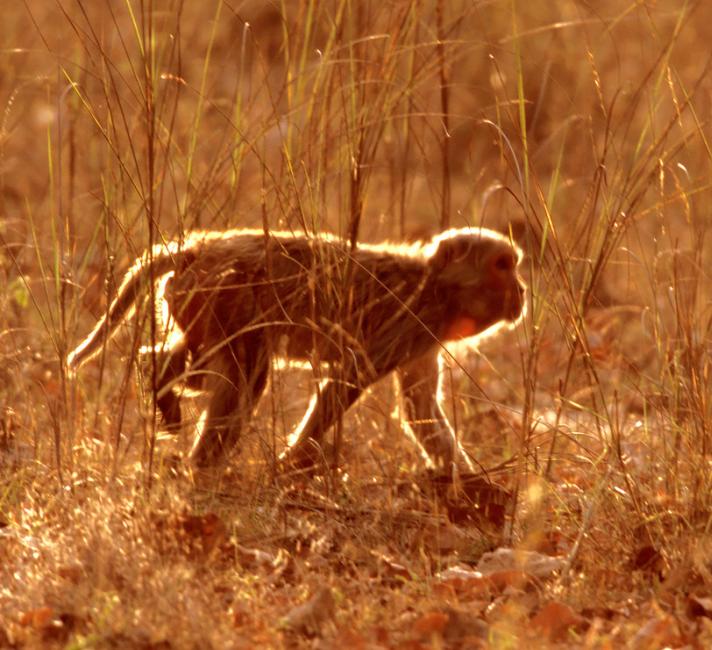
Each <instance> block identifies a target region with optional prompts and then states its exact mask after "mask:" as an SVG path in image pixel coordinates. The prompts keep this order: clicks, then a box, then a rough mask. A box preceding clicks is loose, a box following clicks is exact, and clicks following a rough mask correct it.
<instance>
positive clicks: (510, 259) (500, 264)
mask: <svg viewBox="0 0 712 650" xmlns="http://www.w3.org/2000/svg"><path fill="white" fill-rule="evenodd" d="M492 265H493V266H494V268H495V269H497V270H498V271H504V272H507V271H513V270H514V268H515V267H516V265H517V262H516V260H515V259H514V255H512V254H511V253H501V254H500V255H497V257H495V258H494V262H493V263H492Z"/></svg>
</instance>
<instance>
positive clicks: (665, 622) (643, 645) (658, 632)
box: [629, 616, 684, 650]
mask: <svg viewBox="0 0 712 650" xmlns="http://www.w3.org/2000/svg"><path fill="white" fill-rule="evenodd" d="M683 644H684V642H683V639H682V637H681V635H680V631H679V629H678V627H677V623H676V622H675V620H674V619H673V618H672V617H670V616H665V617H663V618H653V619H650V620H649V621H648V622H647V623H646V624H645V625H643V627H641V628H640V630H638V632H637V634H636V635H635V636H634V637H633V639H632V641H631V643H630V646H629V647H631V648H633V649H634V650H657V649H658V648H664V647H668V646H670V647H678V646H681V645H683Z"/></svg>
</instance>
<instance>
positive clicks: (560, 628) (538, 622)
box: [530, 600, 587, 641]
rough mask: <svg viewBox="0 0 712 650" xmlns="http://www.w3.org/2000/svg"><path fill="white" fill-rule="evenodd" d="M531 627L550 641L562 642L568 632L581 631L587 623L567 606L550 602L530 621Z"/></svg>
mask: <svg viewBox="0 0 712 650" xmlns="http://www.w3.org/2000/svg"><path fill="white" fill-rule="evenodd" d="M530 622H531V626H532V628H533V629H534V630H536V631H537V632H538V633H539V634H541V635H543V636H545V637H546V638H547V639H549V640H550V641H563V640H564V639H565V638H566V636H567V634H568V632H569V630H571V629H582V628H584V627H585V626H586V624H587V621H586V619H584V618H583V617H582V616H579V615H578V614H577V613H576V612H574V611H573V610H572V609H571V608H570V607H569V606H568V605H565V604H564V603H560V602H558V601H555V600H553V601H551V602H550V603H547V604H546V605H544V607H542V608H541V609H540V610H539V612H538V613H537V614H536V615H535V616H534V617H533V618H532V619H531V621H530Z"/></svg>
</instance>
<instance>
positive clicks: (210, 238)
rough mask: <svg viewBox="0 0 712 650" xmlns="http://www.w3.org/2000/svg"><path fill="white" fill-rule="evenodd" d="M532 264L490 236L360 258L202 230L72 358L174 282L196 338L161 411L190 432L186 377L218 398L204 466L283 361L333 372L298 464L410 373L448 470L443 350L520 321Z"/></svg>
mask: <svg viewBox="0 0 712 650" xmlns="http://www.w3.org/2000/svg"><path fill="white" fill-rule="evenodd" d="M520 257H521V254H520V252H519V250H518V249H517V248H516V247H515V246H513V245H512V244H510V242H509V241H507V240H506V239H505V238H504V237H502V236H501V235H498V234H496V233H494V232H492V231H489V230H485V229H477V228H472V229H461V230H451V231H448V232H446V233H443V234H442V235H439V236H438V237H436V238H435V239H433V241H432V242H430V243H428V244H427V245H425V246H411V247H401V248H399V247H394V246H389V245H377V246H359V247H358V248H356V249H355V250H353V251H352V250H350V248H349V246H348V245H347V244H345V243H344V242H342V241H340V240H337V239H335V238H333V237H329V236H327V237H318V238H317V237H306V236H302V235H297V236H295V235H290V234H286V233H271V234H269V235H268V236H265V234H264V233H262V232H260V231H247V230H236V231H228V232H223V233H217V232H208V233H194V234H192V235H191V236H190V237H189V238H188V240H187V241H186V242H185V243H184V244H183V246H182V247H179V245H178V243H176V242H173V243H171V244H168V245H167V246H161V247H156V248H155V249H154V250H153V251H152V255H150V256H149V255H148V254H146V255H144V257H143V258H141V259H139V260H138V261H137V262H136V264H135V265H134V266H133V268H132V269H131V270H130V271H129V272H128V273H127V275H126V277H125V278H124V281H123V283H122V285H121V287H120V289H119V293H118V296H117V298H116V299H115V300H114V302H113V303H112V305H111V307H110V308H109V311H108V314H107V316H106V317H105V318H104V319H102V320H101V321H100V322H99V323H98V324H97V326H96V327H95V328H94V330H93V331H92V333H91V334H90V335H89V336H88V337H87V339H86V340H85V341H84V342H83V343H82V344H80V345H79V346H78V347H77V349H76V350H75V351H74V352H73V353H72V354H71V355H70V356H69V359H68V363H69V366H70V367H71V368H76V367H78V366H80V365H81V364H82V363H84V362H85V361H86V360H87V359H89V358H90V357H91V356H93V355H94V354H96V353H97V352H98V351H99V349H100V348H101V345H102V342H103V341H105V340H107V339H108V338H109V337H110V336H111V335H112V333H113V332H114V330H115V329H116V328H117V327H118V325H119V324H120V323H121V322H122V321H124V320H125V319H126V318H127V316H128V314H129V312H130V311H131V310H132V309H133V307H134V305H135V303H137V302H139V301H140V300H141V299H142V298H143V296H144V295H145V294H146V293H147V288H146V284H147V282H148V281H149V278H150V277H153V278H154V280H155V281H158V280H159V278H164V282H163V284H162V285H161V286H162V287H163V298H162V300H163V301H164V306H165V307H166V308H167V311H168V313H169V316H170V317H171V318H172V319H173V320H174V321H175V323H176V324H177V326H178V327H179V328H180V331H181V332H182V335H183V336H182V340H181V341H180V342H179V343H178V344H177V345H175V346H174V347H173V348H172V349H171V351H170V353H169V354H168V356H167V358H166V359H165V361H164V363H162V364H161V367H162V371H161V373H160V375H159V377H158V378H157V386H158V406H159V408H160V409H161V412H162V413H163V415H164V418H165V420H166V422H167V424H168V425H169V426H177V425H179V424H180V417H181V416H180V404H179V400H178V397H177V396H176V395H175V394H174V393H173V391H172V390H171V387H172V386H173V385H174V384H175V383H176V381H177V380H179V379H181V378H185V376H186V373H185V370H186V368H188V369H189V372H188V377H189V381H188V383H189V384H190V385H191V386H192V387H202V388H203V389H204V390H206V391H207V392H208V393H209V394H210V396H211V397H210V402H209V406H208V409H207V417H206V421H205V426H204V430H203V433H202V435H201V436H200V438H199V439H198V440H197V441H196V444H195V446H194V449H193V452H192V458H193V461H194V462H195V464H196V465H198V466H209V465H213V464H215V463H217V462H218V461H220V460H221V459H223V458H224V457H225V455H226V452H228V451H230V450H231V449H232V448H233V447H234V446H235V444H236V443H237V441H238V439H239V436H240V432H241V430H242V429H243V428H244V427H245V425H246V424H247V422H248V421H249V419H250V418H251V416H252V413H253V410H254V408H255V405H256V403H257V401H258V399H259V398H260V396H261V394H262V392H263V391H264V389H265V385H266V381H267V375H268V370H269V367H270V362H271V359H272V358H273V357H274V356H275V355H276V354H277V353H279V354H282V355H284V356H287V357H288V358H291V359H296V360H302V361H308V362H310V363H312V365H315V366H316V365H326V367H327V368H328V370H327V374H326V378H325V380H324V381H322V382H321V384H320V387H319V389H318V391H317V394H316V395H315V397H314V398H313V400H312V404H311V406H310V408H309V411H308V412H307V414H306V415H305V417H304V419H303V421H302V423H301V424H300V425H299V427H298V428H297V431H296V432H295V433H294V434H293V436H292V440H291V442H290V445H289V447H288V449H287V451H286V452H285V454H283V459H284V461H285V462H286V463H289V464H290V465H293V466H303V465H305V464H310V463H313V462H314V461H315V460H316V459H317V458H318V457H319V454H320V450H321V444H322V442H323V437H324V434H325V432H326V431H327V430H328V429H329V428H330V427H331V426H332V425H333V424H334V423H335V422H336V421H337V420H338V418H339V417H340V416H341V415H342V413H344V412H345V411H346V410H347V409H348V408H349V406H350V405H351V404H353V403H354V402H355V401H356V400H357V399H358V397H359V396H360V395H361V394H362V392H363V391H364V390H365V389H366V388H368V387H369V386H370V385H371V384H373V383H374V382H375V381H377V380H378V379H380V378H381V377H383V376H385V375H386V374H388V373H390V372H391V371H393V370H398V375H399V378H400V382H401V386H402V397H403V403H404V412H405V417H406V421H407V423H408V424H409V426H410V429H411V430H412V431H413V433H414V434H415V436H416V438H417V440H418V441H419V442H420V444H421V445H422V447H423V449H424V450H425V452H426V453H427V454H428V456H429V457H430V458H431V459H432V460H433V461H434V462H435V463H437V464H438V465H440V466H444V467H449V466H450V464H451V463H453V462H455V461H457V459H458V456H459V451H460V450H459V448H458V447H457V445H456V442H455V438H454V435H453V432H452V429H451V427H450V426H449V424H448V422H447V420H446V419H445V417H444V415H443V413H442V410H441V408H440V405H439V403H438V399H437V393H438V369H437V357H438V353H439V351H440V344H441V342H444V341H448V340H458V339H461V338H465V337H470V336H473V335H481V334H483V333H485V332H492V331H494V330H495V329H496V327H497V326H498V325H500V324H502V323H505V324H506V323H513V322H515V321H516V320H517V319H518V318H519V317H520V315H521V313H522V310H523V305H524V286H523V284H522V282H521V280H520V279H519V277H518V274H517V266H518V263H519V260H520ZM151 267H152V273H151ZM168 274H171V276H170V277H168V279H167V281H165V278H166V277H167V276H168Z"/></svg>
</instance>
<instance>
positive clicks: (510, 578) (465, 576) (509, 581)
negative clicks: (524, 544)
mask: <svg viewBox="0 0 712 650" xmlns="http://www.w3.org/2000/svg"><path fill="white" fill-rule="evenodd" d="M438 577H439V578H440V582H439V583H436V584H437V586H438V588H439V589H440V590H442V593H441V595H443V596H447V595H448V593H454V594H455V595H457V596H458V597H459V598H460V599H462V600H472V599H475V598H482V597H492V596H496V595H499V594H501V593H502V592H503V591H504V590H505V589H508V588H512V589H517V590H521V591H523V590H526V589H529V588H530V587H532V586H535V585H536V583H537V580H536V578H535V577H534V576H532V575H530V574H528V573H525V572H524V571H516V570H509V571H495V572H493V573H490V574H489V575H482V573H481V572H480V571H472V570H468V569H458V568H454V569H448V570H446V571H443V572H442V573H441V574H440V575H439V576H438Z"/></svg>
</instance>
